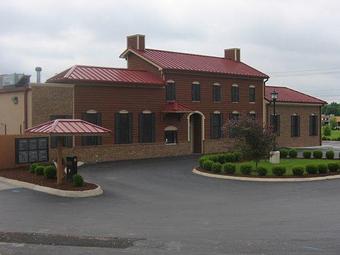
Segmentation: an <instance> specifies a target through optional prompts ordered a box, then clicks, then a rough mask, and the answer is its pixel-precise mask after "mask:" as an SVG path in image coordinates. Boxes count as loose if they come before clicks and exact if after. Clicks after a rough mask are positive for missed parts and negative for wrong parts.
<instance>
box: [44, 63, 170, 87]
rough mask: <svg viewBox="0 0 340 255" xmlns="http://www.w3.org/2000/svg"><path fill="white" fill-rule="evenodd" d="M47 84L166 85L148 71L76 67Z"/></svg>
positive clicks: (52, 78) (51, 79) (53, 78)
mask: <svg viewBox="0 0 340 255" xmlns="http://www.w3.org/2000/svg"><path fill="white" fill-rule="evenodd" d="M47 82H57V83H58V82H60V83H68V82H69V83H72V82H96V83H136V84H149V85H164V81H163V80H162V79H161V78H159V77H157V76H156V75H154V74H152V73H150V72H147V71H137V70H128V69H123V68H111V67H97V66H84V65H75V66H73V67H71V68H69V69H67V70H65V71H63V72H61V73H59V74H57V75H55V76H53V77H51V78H50V79H48V80H47Z"/></svg>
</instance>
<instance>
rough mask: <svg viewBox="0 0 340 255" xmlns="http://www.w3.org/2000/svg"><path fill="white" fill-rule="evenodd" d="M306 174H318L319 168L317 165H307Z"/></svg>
mask: <svg viewBox="0 0 340 255" xmlns="http://www.w3.org/2000/svg"><path fill="white" fill-rule="evenodd" d="M306 172H307V173H308V174H317V173H318V166H317V165H312V164H309V165H306Z"/></svg>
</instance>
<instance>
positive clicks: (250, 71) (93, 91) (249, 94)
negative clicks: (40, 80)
mask: <svg viewBox="0 0 340 255" xmlns="http://www.w3.org/2000/svg"><path fill="white" fill-rule="evenodd" d="M221 55H222V54H221ZM240 55H241V54H240V49H226V50H224V53H223V56H222V57H213V56H203V55H196V54H188V53H180V52H170V51H164V50H156V49H148V48H145V37H144V36H143V35H134V36H129V37H128V38H127V49H126V50H125V51H124V52H123V53H122V54H121V57H122V58H125V59H126V61H127V68H124V69H121V68H108V67H95V66H84V65H76V66H73V67H71V68H69V69H67V70H65V71H63V72H61V73H59V74H57V75H55V76H53V77H51V78H50V79H48V80H47V83H46V84H44V85H41V84H34V85H32V86H30V90H31V99H29V101H30V102H31V104H32V106H31V109H32V110H31V111H29V116H31V117H28V118H31V121H30V122H29V126H30V125H36V124H39V123H41V122H43V121H47V120H50V119H54V118H82V119H85V120H87V121H90V122H92V123H95V124H98V125H101V126H103V127H106V128H108V129H111V130H112V136H107V137H84V138H75V139H73V138H70V137H69V138H65V139H64V143H65V145H66V146H68V147H70V148H69V149H68V153H70V154H71V153H75V154H77V155H79V157H80V159H82V160H84V161H105V160H121V159H135V158H151V157H162V156H175V155H188V154H192V153H211V152H219V151H225V150H227V149H228V148H230V147H231V146H232V145H233V138H231V137H229V134H228V133H227V132H222V126H223V125H224V124H225V123H226V122H227V121H228V120H237V119H240V118H243V117H251V118H254V119H256V120H257V121H259V122H261V123H263V124H264V125H266V124H267V122H268V120H270V117H268V116H269V115H270V112H271V107H272V105H271V104H270V98H269V99H268V95H270V88H271V87H266V86H265V83H266V81H267V80H268V79H269V77H268V75H266V74H264V73H263V72H261V71H259V70H256V69H255V68H253V67H250V66H249V65H247V64H245V63H243V62H241V59H240ZM278 90H280V91H278V92H279V94H280V96H279V100H278V102H277V104H278V108H277V110H278V113H280V118H281V128H280V138H279V142H280V143H281V144H280V145H282V146H313V145H320V134H319V133H320V132H319V131H318V132H317V135H316V137H314V136H313V138H311V139H310V137H309V135H307V134H306V133H305V132H300V133H299V135H300V137H299V138H295V137H291V136H290V135H289V134H288V133H285V132H283V124H287V123H288V122H287V123H286V122H282V120H284V119H285V118H290V116H291V115H292V114H294V113H292V112H291V110H292V109H290V108H289V107H290V106H291V105H294V106H295V108H296V109H297V108H299V111H295V113H296V114H297V115H299V116H301V120H305V118H308V116H309V115H310V114H312V113H311V112H313V113H314V114H315V116H316V119H317V122H318V123H319V121H320V106H321V105H322V104H324V103H325V102H323V101H321V100H319V101H317V103H316V101H315V102H314V103H306V102H303V101H302V100H300V101H299V100H298V101H295V97H296V96H297V95H298V94H299V95H300V94H302V93H299V92H295V93H293V92H292V90H290V91H291V93H288V94H284V93H285V91H286V90H285V89H283V88H280V89H279V88H278ZM268 93H269V94H268ZM281 93H282V94H281ZM305 96H306V97H309V96H307V95H305ZM309 98H312V97H309ZM283 99H287V100H288V101H289V100H290V101H289V102H283V101H282V100H283ZM315 100H317V99H315ZM306 104H307V105H308V107H309V106H311V107H310V108H308V110H306V109H307V106H306ZM312 106H313V107H312ZM314 106H315V108H314ZM300 109H301V111H300ZM307 115H308V116H307ZM306 116H307V117H306ZM299 123H301V122H299ZM287 125H288V124H287ZM299 125H300V124H299ZM306 125H308V124H306ZM305 127H306V126H305V125H301V126H300V130H302V129H304V128H305ZM317 128H319V126H318V127H317ZM305 138H306V139H305ZM51 144H52V147H53V145H54V141H53V139H52V140H51Z"/></svg>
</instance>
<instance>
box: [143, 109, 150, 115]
mask: <svg viewBox="0 0 340 255" xmlns="http://www.w3.org/2000/svg"><path fill="white" fill-rule="evenodd" d="M142 113H143V114H151V113H152V112H151V111H149V110H144V111H142Z"/></svg>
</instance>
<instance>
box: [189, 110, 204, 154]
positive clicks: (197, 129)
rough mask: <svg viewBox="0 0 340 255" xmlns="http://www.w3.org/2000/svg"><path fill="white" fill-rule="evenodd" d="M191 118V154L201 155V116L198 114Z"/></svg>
mask: <svg viewBox="0 0 340 255" xmlns="http://www.w3.org/2000/svg"><path fill="white" fill-rule="evenodd" d="M191 118H192V122H191V123H192V150H193V153H202V116H201V115H200V114H198V113H195V114H193V115H191Z"/></svg>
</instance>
